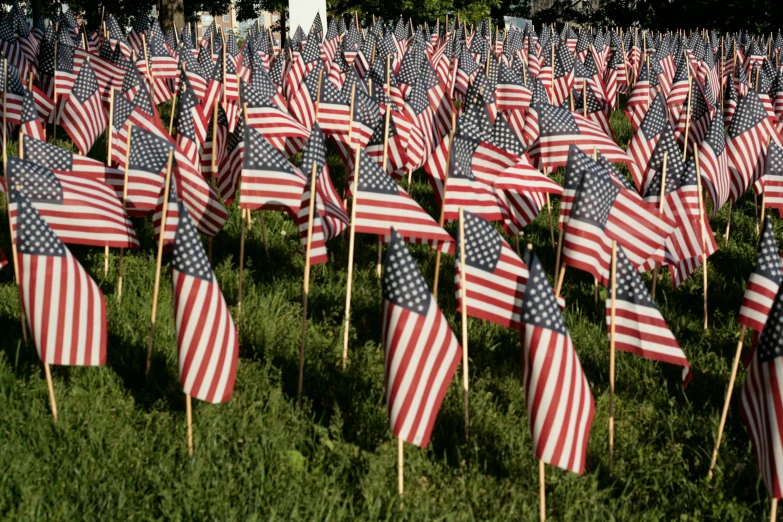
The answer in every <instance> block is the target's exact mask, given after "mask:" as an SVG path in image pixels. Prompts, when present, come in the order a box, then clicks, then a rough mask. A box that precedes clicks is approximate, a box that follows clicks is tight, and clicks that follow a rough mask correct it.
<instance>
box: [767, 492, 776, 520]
mask: <svg viewBox="0 0 783 522" xmlns="http://www.w3.org/2000/svg"><path fill="white" fill-rule="evenodd" d="M777 518H778V499H776V498H774V497H773V498H772V499H771V501H770V506H769V521H770V522H775V520H777Z"/></svg>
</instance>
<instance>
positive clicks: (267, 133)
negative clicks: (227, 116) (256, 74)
mask: <svg viewBox="0 0 783 522" xmlns="http://www.w3.org/2000/svg"><path fill="white" fill-rule="evenodd" d="M239 98H240V103H241V104H242V105H243V106H244V107H246V108H247V114H245V118H246V122H247V124H248V125H249V126H250V127H253V128H254V129H255V130H257V131H259V132H260V133H261V135H262V136H264V137H265V138H266V139H267V141H269V143H270V144H271V145H272V146H273V147H274V148H275V149H277V150H278V151H280V152H281V153H282V154H283V155H284V156H285V157H286V158H290V157H291V156H293V155H294V154H296V153H298V152H300V151H301V150H302V147H304V144H305V143H306V142H307V138H308V136H309V135H310V132H309V131H308V130H307V129H306V128H305V127H304V126H303V125H302V124H301V123H299V122H298V121H296V120H295V119H294V118H293V117H292V116H291V115H290V114H288V113H287V112H283V111H281V110H280V109H279V108H278V107H277V105H275V104H273V103H272V102H271V100H270V99H269V98H265V97H264V95H263V94H262V93H261V91H259V90H258V89H256V88H255V87H253V86H252V85H250V84H248V83H246V82H245V81H244V80H240V89H239Z"/></svg>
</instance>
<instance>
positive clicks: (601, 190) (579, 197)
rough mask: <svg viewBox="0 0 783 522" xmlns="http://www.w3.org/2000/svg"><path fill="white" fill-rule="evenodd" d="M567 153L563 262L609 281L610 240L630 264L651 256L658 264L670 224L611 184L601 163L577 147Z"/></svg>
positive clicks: (624, 190)
mask: <svg viewBox="0 0 783 522" xmlns="http://www.w3.org/2000/svg"><path fill="white" fill-rule="evenodd" d="M570 156H571V158H570V161H569V165H568V167H567V174H566V187H565V190H564V192H563V202H564V204H563V205H561V223H563V222H564V224H565V230H566V233H565V236H564V240H563V260H564V262H565V263H566V264H568V265H571V266H573V267H575V268H578V269H580V270H584V271H586V272H588V273H590V274H592V275H594V276H595V277H596V278H598V280H599V282H601V283H602V284H604V285H606V284H607V281H608V280H609V265H610V262H611V257H612V256H611V248H612V244H611V242H612V240H615V241H617V242H618V244H620V245H621V246H623V247H624V248H625V249H626V253H627V254H628V255H629V256H630V259H631V261H632V262H633V263H634V266H637V267H638V266H641V265H642V264H643V263H644V262H645V261H647V260H649V259H653V260H654V261H655V262H657V263H662V262H663V260H664V252H663V247H664V244H665V241H666V239H667V238H668V237H669V235H670V234H671V233H672V230H673V228H674V223H673V222H672V221H671V220H670V219H669V218H667V217H665V216H664V215H660V214H659V213H658V209H657V208H655V207H653V205H650V204H646V203H645V202H644V201H643V200H642V199H641V198H640V197H639V195H638V194H636V193H635V192H633V191H631V190H629V189H628V188H627V187H624V186H623V185H622V184H621V183H619V182H615V181H614V179H613V176H612V175H610V174H609V172H608V171H607V170H606V169H605V167H602V166H601V165H600V164H599V163H597V162H595V161H593V160H592V159H591V158H589V157H588V156H587V155H585V154H584V153H582V152H581V151H579V150H578V149H577V148H576V147H575V146H574V147H572V150H571V153H570ZM569 170H571V171H572V172H571V173H570V174H569V173H568V171H569ZM569 178H570V179H569ZM576 180H578V181H576ZM577 183H578V185H577ZM573 187H576V188H573ZM572 190H573V192H571V191H572ZM571 193H573V196H571V195H570V194H571ZM569 200H570V201H569ZM566 203H568V204H566Z"/></svg>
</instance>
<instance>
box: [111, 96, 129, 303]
mask: <svg viewBox="0 0 783 522" xmlns="http://www.w3.org/2000/svg"><path fill="white" fill-rule="evenodd" d="M112 95H114V89H112ZM130 148H131V124H130V122H128V140H127V141H126V148H125V178H124V179H123V182H122V208H123V209H125V208H127V206H128V169H129V168H130V166H129V165H128V163H129V160H130ZM124 258H125V249H124V248H120V266H119V268H118V271H119V275H118V276H117V302H118V303H119V302H121V301H122V278H123V274H124V272H123V260H124Z"/></svg>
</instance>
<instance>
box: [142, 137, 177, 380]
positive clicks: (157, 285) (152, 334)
mask: <svg viewBox="0 0 783 522" xmlns="http://www.w3.org/2000/svg"><path fill="white" fill-rule="evenodd" d="M173 159H174V151H171V150H170V151H169V162H168V165H166V182H165V184H164V189H163V212H162V213H161V219H160V223H161V225H160V234H159V235H158V259H157V261H156V263H155V286H154V290H153V293H152V320H151V321H150V338H149V342H148V343H147V368H146V370H145V371H144V373H145V374H146V375H149V373H150V365H151V363H152V341H153V340H154V339H155V319H156V318H157V315H158V293H159V292H160V265H161V263H162V262H163V238H164V236H165V233H166V213H167V211H168V208H169V187H170V185H171V163H172V161H173Z"/></svg>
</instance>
